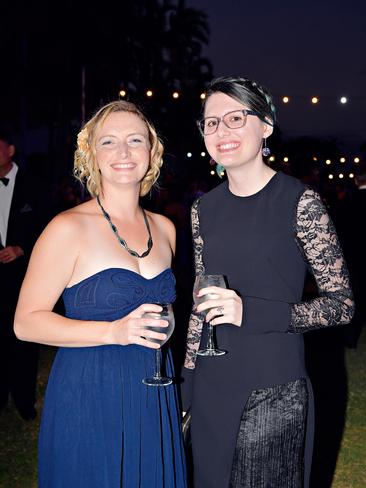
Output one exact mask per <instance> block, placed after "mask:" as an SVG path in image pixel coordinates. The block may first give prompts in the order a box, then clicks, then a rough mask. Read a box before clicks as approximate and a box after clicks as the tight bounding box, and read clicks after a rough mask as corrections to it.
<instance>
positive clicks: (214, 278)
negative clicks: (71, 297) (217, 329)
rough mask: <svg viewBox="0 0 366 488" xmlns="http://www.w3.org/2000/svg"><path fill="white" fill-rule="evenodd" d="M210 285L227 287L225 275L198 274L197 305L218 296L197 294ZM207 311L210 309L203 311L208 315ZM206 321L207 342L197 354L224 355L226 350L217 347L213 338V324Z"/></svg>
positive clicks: (195, 296)
mask: <svg viewBox="0 0 366 488" xmlns="http://www.w3.org/2000/svg"><path fill="white" fill-rule="evenodd" d="M208 286H218V287H220V288H226V283H225V278H224V277H223V275H197V276H196V279H195V281H194V287H193V300H194V303H195V305H196V306H197V305H199V304H200V303H203V302H205V301H206V300H211V299H215V298H217V295H216V294H214V293H208V294H207V295H203V296H201V297H199V296H197V294H198V291H199V290H200V289H201V288H206V287H208ZM207 312H208V310H205V311H204V312H202V314H203V315H204V316H206V313H207ZM204 322H205V323H206V324H207V344H206V347H205V348H204V349H199V350H198V351H197V354H198V355H199V356H222V355H224V354H226V351H223V350H222V349H217V348H215V345H214V338H213V326H212V325H211V324H210V323H209V322H206V321H204Z"/></svg>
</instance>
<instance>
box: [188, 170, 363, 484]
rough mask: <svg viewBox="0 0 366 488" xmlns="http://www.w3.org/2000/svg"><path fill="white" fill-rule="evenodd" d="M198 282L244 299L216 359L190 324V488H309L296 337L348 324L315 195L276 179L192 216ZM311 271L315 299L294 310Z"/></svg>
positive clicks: (308, 394) (225, 190) (309, 407)
mask: <svg viewBox="0 0 366 488" xmlns="http://www.w3.org/2000/svg"><path fill="white" fill-rule="evenodd" d="M192 227H193V240H194V249H195V263H196V273H197V274H199V273H203V272H204V273H206V274H223V275H225V277H226V279H227V283H228V288H230V289H233V290H235V291H236V292H237V293H238V294H239V295H240V296H241V297H242V299H243V309H244V311H243V320H242V324H241V327H236V326H233V325H230V324H228V325H220V326H218V327H216V328H215V330H216V338H217V343H218V346H219V347H220V348H221V349H225V350H227V351H228V354H226V355H225V356H220V357H200V356H197V357H196V354H195V353H196V351H197V349H198V347H199V343H200V340H201V336H203V340H204V336H205V330H204V331H203V334H201V332H202V321H201V319H200V317H198V316H197V315H196V314H195V313H192V315H191V319H190V325H189V331H188V338H187V354H186V362H185V367H184V371H183V376H184V380H185V381H184V384H183V406H184V409H187V408H188V407H189V406H191V413H192V423H191V432H192V445H193V457H194V480H195V487H196V488H227V487H230V488H239V487H245V488H265V487H272V488H300V487H303V486H305V487H307V486H308V483H309V474H310V466H311V455H312V439H313V401H312V391H311V385H310V383H309V380H308V376H307V373H306V369H305V361H304V345H303V337H302V335H301V333H302V332H305V331H307V330H313V329H315V328H320V327H326V326H332V325H336V324H340V323H347V322H349V320H350V318H351V317H352V313H353V301H352V293H351V290H350V285H349V280H348V273H347V269H346V266H345V262H344V259H343V256H342V252H341V249H340V247H339V244H338V240H337V236H336V233H335V230H334V228H333V225H332V222H331V221H330V219H329V217H328V215H327V212H326V210H325V208H324V206H323V204H322V201H321V199H320V197H319V196H318V194H317V193H315V192H314V191H313V190H312V189H310V188H308V187H306V186H305V185H303V184H302V183H301V182H300V181H299V180H297V179H295V178H293V177H291V176H287V175H285V174H284V173H282V172H278V173H276V174H275V175H274V176H273V177H272V179H271V180H270V181H269V183H268V184H267V185H266V186H265V187H264V188H263V189H262V190H260V191H259V192H257V193H256V194H254V195H251V196H248V197H238V196H235V195H234V194H232V193H231V192H230V190H229V187H228V183H227V182H224V183H222V184H221V185H219V186H218V187H216V188H215V189H214V190H212V191H210V192H209V193H207V194H205V195H204V196H203V197H201V198H200V199H199V200H197V201H196V202H195V203H194V204H193V207H192ZM308 265H310V268H311V271H312V273H313V274H314V276H315V278H316V281H317V284H318V288H319V298H316V299H314V300H312V301H310V302H306V303H302V302H301V298H302V292H303V287H304V281H305V276H306V270H307V266H308Z"/></svg>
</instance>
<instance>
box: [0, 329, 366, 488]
mask: <svg viewBox="0 0 366 488" xmlns="http://www.w3.org/2000/svg"><path fill="white" fill-rule="evenodd" d="M54 352H55V349H54V348H51V347H44V346H42V347H41V355H40V371H39V381H38V398H39V401H38V404H37V409H38V412H41V410H42V400H43V395H44V391H45V387H46V383H47V378H48V373H49V367H50V363H51V361H52V358H53V356H54ZM346 362H347V370H348V378H349V401H348V408H347V420H346V428H345V432H344V438H343V441H342V446H341V451H340V454H339V458H338V463H337V469H336V473H335V478H334V483H333V485H332V488H365V487H366V330H364V331H363V335H362V337H361V340H360V343H359V347H358V348H357V350H349V349H347V352H346ZM38 428H39V418H38V419H37V420H36V421H34V422H24V421H23V420H22V419H21V418H20V417H19V416H18V414H17V412H16V410H15V409H14V408H13V407H12V406H11V405H9V406H8V407H7V409H5V410H4V411H3V412H1V414H0V488H36V487H37V436H38Z"/></svg>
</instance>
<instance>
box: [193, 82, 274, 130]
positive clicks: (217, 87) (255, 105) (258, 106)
mask: <svg viewBox="0 0 366 488" xmlns="http://www.w3.org/2000/svg"><path fill="white" fill-rule="evenodd" d="M217 92H221V93H224V94H225V95H228V96H229V97H232V98H235V100H237V101H238V102H240V103H242V104H243V105H246V106H247V107H248V108H249V109H251V110H254V111H256V112H258V113H259V114H260V116H259V118H260V119H261V120H263V122H268V120H270V121H271V122H272V124H274V123H275V122H276V109H275V106H274V104H273V100H272V96H271V95H270V93H269V92H268V90H267V89H266V88H264V87H263V86H261V85H259V84H258V83H257V82H256V81H252V80H249V79H247V78H240V77H234V76H225V77H224V76H222V77H220V78H215V79H214V80H212V81H211V83H210V84H209V86H208V88H207V90H206V98H205V101H204V103H203V110H204V108H205V104H206V102H207V100H208V98H209V97H210V95H212V94H214V93H217Z"/></svg>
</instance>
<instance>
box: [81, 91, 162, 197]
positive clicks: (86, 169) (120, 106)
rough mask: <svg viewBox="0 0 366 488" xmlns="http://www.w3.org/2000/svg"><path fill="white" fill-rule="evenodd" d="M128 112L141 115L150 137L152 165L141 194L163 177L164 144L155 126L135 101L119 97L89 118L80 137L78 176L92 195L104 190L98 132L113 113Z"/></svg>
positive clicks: (145, 192)
mask: <svg viewBox="0 0 366 488" xmlns="http://www.w3.org/2000/svg"><path fill="white" fill-rule="evenodd" d="M115 112H128V113H132V114H135V115H137V116H138V117H139V118H140V119H141V120H142V121H143V122H144V123H145V125H146V127H147V129H148V133H149V141H150V146H151V148H150V163H149V169H148V171H147V173H146V175H145V176H144V178H143V179H142V181H141V187H140V196H142V197H143V196H144V195H146V194H147V193H148V192H149V191H150V189H151V188H152V186H153V185H154V183H155V182H156V180H157V179H158V178H159V174H160V168H161V165H162V164H163V158H162V157H163V152H164V147H163V144H162V142H161V140H160V139H159V137H158V135H157V133H156V130H155V128H154V126H153V125H152V124H151V123H150V122H149V120H148V119H147V117H146V116H145V115H144V114H143V113H142V112H141V110H140V109H139V108H137V106H136V105H135V104H133V103H130V102H125V101H123V100H117V101H114V102H111V103H108V104H107V105H104V106H103V107H102V108H100V109H99V110H98V111H97V112H96V113H95V114H94V115H93V117H92V118H91V119H90V120H89V121H88V122H86V124H85V125H84V126H83V128H82V130H81V131H80V132H79V134H78V137H77V149H76V151H75V155H74V176H75V177H76V178H77V179H78V180H79V181H80V182H81V183H82V184H83V185H86V188H87V190H88V192H89V193H90V195H91V196H92V197H97V196H98V195H100V194H101V193H102V182H101V177H100V172H99V167H98V164H97V159H96V148H95V133H96V131H97V129H98V128H99V127H100V126H101V125H102V124H103V123H104V121H105V119H106V118H107V117H108V115H109V114H111V113H115Z"/></svg>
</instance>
